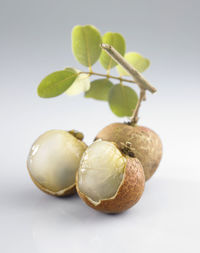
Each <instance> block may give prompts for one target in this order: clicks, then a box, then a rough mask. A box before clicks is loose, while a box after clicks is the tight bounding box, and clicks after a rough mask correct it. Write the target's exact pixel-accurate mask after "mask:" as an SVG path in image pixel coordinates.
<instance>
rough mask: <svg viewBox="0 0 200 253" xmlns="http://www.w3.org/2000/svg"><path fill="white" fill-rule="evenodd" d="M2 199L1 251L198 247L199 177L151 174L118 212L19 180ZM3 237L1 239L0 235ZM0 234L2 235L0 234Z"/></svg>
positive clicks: (175, 249)
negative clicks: (138, 196)
mask: <svg viewBox="0 0 200 253" xmlns="http://www.w3.org/2000/svg"><path fill="white" fill-rule="evenodd" d="M0 194H1V195H0V196H1V197H3V198H1V199H3V200H4V201H3V203H2V202H1V221H0V222H1V228H0V231H1V244H0V248H1V250H2V252H26V251H28V252H30V253H32V252H34V253H35V252H40V253H55V252H59V253H61V252H63V253H64V252H73V253H74V252H77V253H78V252H98V253H102V252H134V251H135V252H141V253H143V252H164V253H165V252H166V253H167V252H182V253H188V252H199V250H200V247H199V227H200V220H199V213H200V205H199V194H200V187H199V183H197V182H191V181H180V180H167V179H161V178H154V179H152V181H151V182H149V183H148V184H147V186H146V189H145V193H144V195H143V197H142V199H141V201H140V202H139V203H138V204H137V205H136V206H135V207H133V208H132V209H130V210H129V211H127V212H125V213H122V214H119V215H106V214H101V213H98V212H96V211H94V210H92V209H90V208H89V207H88V206H86V205H85V204H84V203H83V202H81V200H80V199H79V198H78V197H77V196H74V197H70V198H55V197H51V196H48V195H45V194H44V193H42V192H40V191H37V190H36V189H35V188H34V187H31V182H29V183H28V185H24V182H23V180H21V181H18V182H17V184H16V185H15V189H14V188H13V189H10V190H9V192H7V194H6V198H5V195H4V196H2V192H1V193H0ZM3 238H4V239H3ZM2 239H3V240H2Z"/></svg>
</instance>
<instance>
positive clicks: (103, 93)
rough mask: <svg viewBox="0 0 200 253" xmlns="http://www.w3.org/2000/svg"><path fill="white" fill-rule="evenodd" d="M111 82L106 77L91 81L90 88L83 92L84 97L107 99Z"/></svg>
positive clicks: (111, 85)
mask: <svg viewBox="0 0 200 253" xmlns="http://www.w3.org/2000/svg"><path fill="white" fill-rule="evenodd" d="M112 87H113V84H112V82H111V81H110V80H108V79H97V80H94V81H92V82H91V86H90V89H89V90H88V91H87V92H86V93H85V97H86V98H94V99H97V100H103V101H108V95H109V92H110V89H111V88H112Z"/></svg>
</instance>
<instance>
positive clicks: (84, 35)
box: [72, 25, 102, 67]
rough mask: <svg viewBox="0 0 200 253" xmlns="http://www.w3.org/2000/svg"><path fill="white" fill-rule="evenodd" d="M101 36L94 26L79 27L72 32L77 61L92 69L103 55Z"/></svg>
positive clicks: (73, 48)
mask: <svg viewBox="0 0 200 253" xmlns="http://www.w3.org/2000/svg"><path fill="white" fill-rule="evenodd" d="M101 42H102V39H101V34H100V33H99V31H98V30H97V29H96V28H95V27H94V26H92V25H85V26H80V25H77V26H75V27H74V28H73V30H72V50H73V54H74V56H75V57H76V59H77V60H78V61H79V62H80V63H81V64H82V65H84V66H87V67H91V66H92V65H93V64H94V63H95V62H96V61H97V60H98V59H99V56H100V54H101V48H100V44H101Z"/></svg>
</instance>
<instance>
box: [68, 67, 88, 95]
mask: <svg viewBox="0 0 200 253" xmlns="http://www.w3.org/2000/svg"><path fill="white" fill-rule="evenodd" d="M76 72H77V73H79V72H81V71H80V70H78V69H76ZM89 89H90V78H89V75H88V74H84V73H81V74H79V75H78V77H77V78H76V80H75V81H74V82H73V84H72V85H71V86H70V87H69V88H68V89H67V90H66V92H65V93H66V94H67V95H69V96H73V95H78V94H79V93H81V92H85V91H87V90H89Z"/></svg>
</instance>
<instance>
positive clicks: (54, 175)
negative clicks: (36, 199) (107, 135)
mask: <svg viewBox="0 0 200 253" xmlns="http://www.w3.org/2000/svg"><path fill="white" fill-rule="evenodd" d="M85 149H86V145H85V144H84V143H83V142H81V141H79V140H77V139H76V138H75V137H74V136H73V135H71V134H69V133H68V132H66V131H64V130H50V131H48V132H46V133H44V134H43V135H41V136H40V137H39V138H38V139H37V140H36V141H35V143H34V144H33V146H32V148H31V150H30V153H29V156H28V161H27V165H28V169H29V171H30V174H31V175H32V177H33V178H34V179H35V180H36V181H37V182H38V183H39V184H41V185H42V186H43V187H45V188H46V189H48V190H50V191H53V192H58V191H60V190H63V189H65V188H68V187H69V186H71V185H73V184H74V183H75V175H76V171H77V169H78V167H79V164H80V159H81V156H82V154H83V152H84V151H85Z"/></svg>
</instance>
